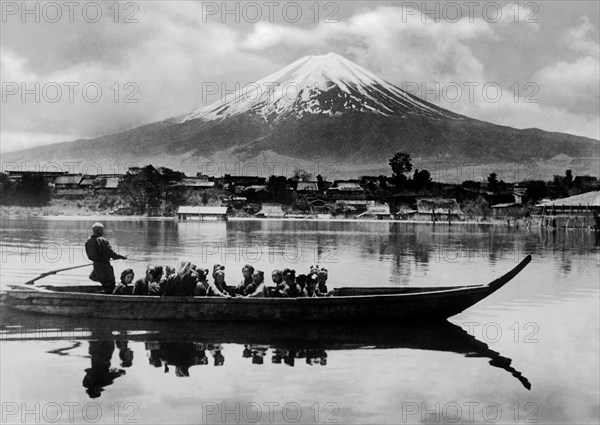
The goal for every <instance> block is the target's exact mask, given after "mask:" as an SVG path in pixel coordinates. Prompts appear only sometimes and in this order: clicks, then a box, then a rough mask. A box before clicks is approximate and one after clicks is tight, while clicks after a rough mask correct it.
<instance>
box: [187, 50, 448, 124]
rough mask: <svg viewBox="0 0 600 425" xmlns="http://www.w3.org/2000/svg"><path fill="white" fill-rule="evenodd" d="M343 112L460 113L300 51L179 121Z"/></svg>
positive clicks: (339, 59)
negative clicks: (299, 55) (296, 57)
mask: <svg viewBox="0 0 600 425" xmlns="http://www.w3.org/2000/svg"><path fill="white" fill-rule="evenodd" d="M347 111H354V112H369V113H375V114H378V115H382V116H398V117H402V118H406V117H408V116H409V115H419V116H424V117H430V118H439V119H444V118H458V117H459V116H458V115H456V114H453V113H451V112H449V111H446V110H444V109H441V108H438V107H436V106H434V105H431V104H429V103H427V102H424V101H422V100H421V99H419V98H418V97H416V96H413V95H412V94H409V93H407V92H405V91H403V90H401V89H399V88H398V87H396V86H394V85H393V84H390V83H388V82H387V81H384V80H382V79H381V78H379V77H377V76H376V75H374V74H372V73H371V72H370V71H367V70H366V69H364V68H362V67H360V66H358V65H357V64H355V63H353V62H351V61H349V60H348V59H346V58H344V57H343V56H340V55H337V54H335V53H328V54H326V55H322V56H305V57H303V58H302V59H299V60H297V61H296V62H293V63H292V64H290V65H288V66H286V67H285V68H283V69H282V70H280V71H278V72H276V73H274V74H271V75H269V76H268V77H265V78H263V79H262V80H259V81H257V82H256V83H254V84H251V85H248V86H247V87H244V89H241V90H238V91H237V92H235V93H232V94H229V95H228V96H226V97H225V98H224V99H223V100H218V101H216V102H213V103H211V104H209V105H207V106H203V107H200V108H197V109H195V110H194V111H193V112H192V113H191V114H189V115H186V116H185V117H184V118H183V119H182V121H181V122H186V121H190V120H194V119H204V120H222V119H226V118H230V117H233V116H236V115H240V114H245V113H250V114H253V115H255V116H258V117H262V118H263V119H264V120H265V121H267V122H272V121H276V120H282V119H285V118H289V117H293V118H302V117H303V116H304V115H305V114H319V115H329V116H333V115H341V114H343V113H345V112H347Z"/></svg>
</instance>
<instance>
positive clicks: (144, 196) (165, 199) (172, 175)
mask: <svg viewBox="0 0 600 425" xmlns="http://www.w3.org/2000/svg"><path fill="white" fill-rule="evenodd" d="M184 176H185V174H183V173H181V172H179V171H173V170H171V169H170V168H164V167H161V168H159V169H156V168H154V167H153V166H152V165H147V166H145V167H142V168H140V167H132V168H130V169H129V170H128V171H127V173H126V174H125V176H124V177H123V179H122V181H121V183H120V185H119V188H120V190H121V194H122V195H123V197H125V198H126V199H129V202H130V205H131V206H132V207H133V208H135V209H136V210H137V212H138V213H139V214H147V213H148V214H151V215H154V214H157V213H160V214H170V213H172V211H171V210H172V209H174V207H176V206H178V205H179V204H181V203H182V202H183V189H182V187H181V186H180V185H179V183H180V182H181V181H182V180H183V178H184Z"/></svg>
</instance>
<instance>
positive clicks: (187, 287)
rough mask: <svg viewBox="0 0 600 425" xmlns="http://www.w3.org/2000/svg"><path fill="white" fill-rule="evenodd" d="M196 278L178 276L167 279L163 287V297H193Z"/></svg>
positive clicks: (192, 276) (189, 275)
mask: <svg viewBox="0 0 600 425" xmlns="http://www.w3.org/2000/svg"><path fill="white" fill-rule="evenodd" d="M196 282H197V279H196V276H194V275H191V274H187V275H185V276H183V277H180V276H179V275H177V274H174V275H171V276H169V277H168V278H166V279H165V281H164V285H161V287H162V295H163V296H165V297H193V296H194V290H195V289H196Z"/></svg>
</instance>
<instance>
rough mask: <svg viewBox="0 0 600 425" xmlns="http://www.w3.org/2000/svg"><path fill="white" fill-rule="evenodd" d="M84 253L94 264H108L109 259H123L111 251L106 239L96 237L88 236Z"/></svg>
mask: <svg viewBox="0 0 600 425" xmlns="http://www.w3.org/2000/svg"><path fill="white" fill-rule="evenodd" d="M85 252H86V254H87V256H88V258H89V259H90V260H92V261H93V262H94V263H100V264H110V259H111V258H112V259H113V260H119V259H125V257H123V256H122V255H119V254H117V253H116V252H115V251H114V250H113V249H112V247H111V246H110V243H109V242H108V239H106V238H105V237H103V236H98V235H92V236H90V237H89V239H88V240H87V241H86V242H85Z"/></svg>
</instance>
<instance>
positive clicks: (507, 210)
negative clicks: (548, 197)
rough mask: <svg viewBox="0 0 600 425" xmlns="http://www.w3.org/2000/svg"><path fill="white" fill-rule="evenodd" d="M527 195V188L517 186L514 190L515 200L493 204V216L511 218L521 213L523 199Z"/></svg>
mask: <svg viewBox="0 0 600 425" xmlns="http://www.w3.org/2000/svg"><path fill="white" fill-rule="evenodd" d="M526 195H527V189H525V188H520V187H516V188H515V189H514V190H513V198H514V202H502V203H498V204H495V205H492V206H491V207H490V208H491V209H492V217H494V218H509V217H515V216H517V215H520V214H521V211H522V209H523V199H524V198H525V196H526Z"/></svg>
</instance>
